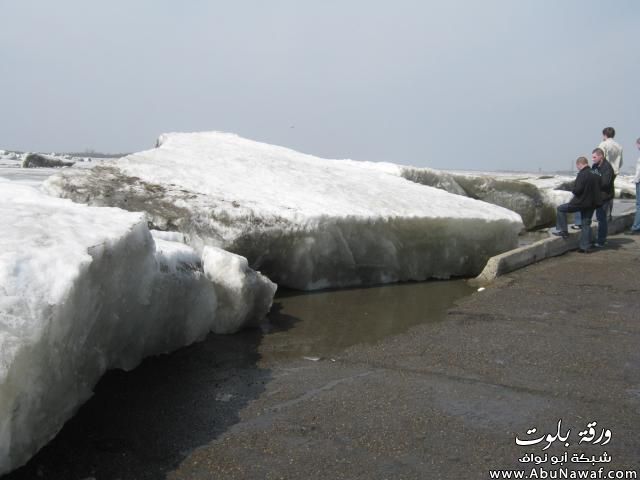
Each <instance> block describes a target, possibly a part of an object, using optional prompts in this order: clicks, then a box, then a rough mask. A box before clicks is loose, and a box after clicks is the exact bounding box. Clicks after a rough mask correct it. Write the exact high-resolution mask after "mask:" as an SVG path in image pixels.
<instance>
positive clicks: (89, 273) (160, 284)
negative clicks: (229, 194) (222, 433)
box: [0, 179, 276, 474]
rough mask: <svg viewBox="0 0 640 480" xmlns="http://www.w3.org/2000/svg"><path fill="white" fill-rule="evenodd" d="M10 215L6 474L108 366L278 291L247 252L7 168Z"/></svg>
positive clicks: (3, 342) (222, 328) (5, 215)
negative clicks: (170, 231) (41, 184)
mask: <svg viewBox="0 0 640 480" xmlns="http://www.w3.org/2000/svg"><path fill="white" fill-rule="evenodd" d="M0 223H2V224H3V225H5V226H7V225H9V226H10V228H6V229H4V230H3V234H2V236H0V474H1V473H4V472H7V471H9V470H11V469H13V468H16V467H18V466H20V465H21V464H23V463H24V462H26V461H27V460H28V459H29V458H30V456H31V455H33V454H34V453H35V452H36V451H37V450H38V449H39V448H40V447H42V446H43V445H44V444H45V443H46V442H48V441H49V440H50V439H51V438H52V437H53V436H54V435H55V434H56V433H57V432H58V430H59V429H60V428H61V427H62V425H63V424H64V422H65V421H66V420H68V419H69V418H70V417H71V416H72V415H73V413H74V412H75V411H76V409H77V408H78V407H79V406H80V405H81V404H82V403H83V402H84V401H85V400H87V399H88V398H89V397H90V396H91V393H92V388H93V386H94V385H95V383H96V382H97V381H98V379H99V378H100V376H101V375H102V374H103V373H104V372H105V370H107V369H109V368H123V369H130V368H133V367H135V366H136V365H137V364H138V363H139V362H140V361H141V360H142V358H144V357H146V356H148V355H154V354H159V353H163V352H168V351H171V350H174V349H176V348H178V347H181V346H183V345H187V344H190V343H192V342H194V341H196V340H199V339H202V338H203V337H204V336H205V335H206V334H207V333H208V332H211V331H213V332H218V333H230V332H234V331H236V330H237V329H239V328H241V327H242V326H244V325H247V324H255V323H256V322H257V321H259V320H260V319H262V318H263V317H264V316H265V315H266V313H267V312H268V310H269V308H270V306H271V301H272V298H273V295H274V293H275V288H276V286H275V285H274V284H273V283H272V282H270V281H269V280H268V279H267V278H266V277H264V276H262V275H261V274H259V273H258V272H255V271H253V270H251V269H249V268H248V266H247V265H246V260H244V259H239V258H238V257H237V256H236V255H233V254H230V253H228V252H224V251H222V250H217V249H215V250H209V249H208V248H205V249H204V254H205V257H204V259H203V258H202V256H201V255H200V253H197V252H196V251H194V250H193V249H192V248H191V247H189V246H187V245H185V244H183V243H180V242H176V241H171V240H175V239H177V238H175V237H174V238H173V239H172V238H167V234H159V235H158V238H156V239H155V240H154V238H153V237H152V235H151V233H150V232H149V230H148V227H147V222H146V219H145V218H144V214H142V213H131V212H126V211H123V210H120V209H116V208H96V207H89V206H85V205H80V204H74V203H72V202H71V201H69V200H63V199H56V198H51V197H48V196H46V195H44V194H42V193H40V192H39V191H37V190H36V189H34V188H32V187H30V186H26V185H20V184H17V183H15V182H11V181H7V180H4V179H0ZM160 237H164V238H165V239H163V238H160ZM243 260H244V262H243Z"/></svg>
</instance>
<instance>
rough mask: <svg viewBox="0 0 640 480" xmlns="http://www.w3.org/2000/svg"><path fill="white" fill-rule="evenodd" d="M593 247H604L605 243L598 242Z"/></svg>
mask: <svg viewBox="0 0 640 480" xmlns="http://www.w3.org/2000/svg"><path fill="white" fill-rule="evenodd" d="M593 248H604V243H598V242H596V243H594V244H593Z"/></svg>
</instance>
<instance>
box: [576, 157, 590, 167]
mask: <svg viewBox="0 0 640 480" xmlns="http://www.w3.org/2000/svg"><path fill="white" fill-rule="evenodd" d="M588 166H589V160H587V157H578V159H577V160H576V168H577V169H578V170H582V169H583V168H585V167H588Z"/></svg>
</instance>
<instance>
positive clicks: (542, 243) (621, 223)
mask: <svg viewBox="0 0 640 480" xmlns="http://www.w3.org/2000/svg"><path fill="white" fill-rule="evenodd" d="M634 216H635V213H627V214H625V215H621V216H618V217H614V218H613V220H612V221H611V222H609V235H614V234H616V233H620V232H623V231H625V230H627V229H628V228H629V227H630V226H631V225H633V219H634ZM591 228H592V233H593V235H594V238H595V234H596V227H595V226H592V227H591ZM579 239H580V232H576V233H570V234H569V238H567V239H563V238H559V237H549V238H545V239H544V240H539V241H537V242H535V243H532V244H531V245H527V246H524V247H520V248H516V249H515V250H509V251H508V252H504V253H501V254H500V255H496V256H495V257H491V258H490V259H489V261H488V262H487V265H486V266H485V267H484V270H482V272H481V273H480V275H478V276H477V277H475V278H472V279H470V280H469V283H470V284H471V285H473V286H481V285H486V284H488V283H491V282H492V281H493V280H495V279H496V278H498V277H499V276H501V275H504V274H506V273H509V272H513V271H514V270H518V269H519V268H522V267H526V266H527V265H531V264H532V263H536V262H539V261H541V260H544V259H546V258H551V257H556V256H558V255H562V254H563V253H566V252H568V251H570V250H576V249H577V248H578V241H579Z"/></svg>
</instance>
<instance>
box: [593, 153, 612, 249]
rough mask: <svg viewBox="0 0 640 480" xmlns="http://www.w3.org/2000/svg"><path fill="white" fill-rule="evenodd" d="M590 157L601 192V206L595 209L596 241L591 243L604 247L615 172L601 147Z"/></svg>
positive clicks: (597, 246)
mask: <svg viewBox="0 0 640 480" xmlns="http://www.w3.org/2000/svg"><path fill="white" fill-rule="evenodd" d="M591 159H592V161H593V165H592V166H591V170H592V171H593V172H595V173H597V174H599V175H600V180H601V181H600V190H601V192H602V206H600V207H598V208H597V209H596V219H597V220H598V238H597V240H596V243H594V244H593V246H594V247H596V248H602V247H604V244H605V243H606V242H607V232H608V227H609V226H608V221H607V220H608V217H609V202H612V201H613V196H614V193H615V190H614V187H613V181H614V179H615V174H614V173H613V167H612V166H611V164H610V163H609V162H608V161H607V159H606V158H604V151H603V150H602V149H601V148H596V149H595V150H594V151H593V153H592V155H591Z"/></svg>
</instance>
